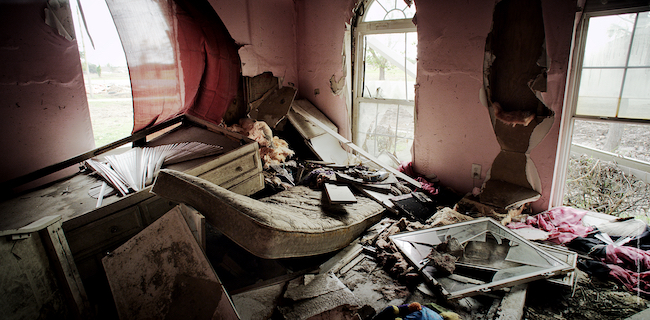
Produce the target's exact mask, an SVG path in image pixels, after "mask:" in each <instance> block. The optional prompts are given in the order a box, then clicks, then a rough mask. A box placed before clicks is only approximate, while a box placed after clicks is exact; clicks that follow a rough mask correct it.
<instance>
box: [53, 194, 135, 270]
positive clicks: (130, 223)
mask: <svg viewBox="0 0 650 320" xmlns="http://www.w3.org/2000/svg"><path fill="white" fill-rule="evenodd" d="M142 228H143V224H142V219H141V216H140V209H139V208H138V206H132V207H129V208H127V209H124V210H121V211H118V212H116V213H114V214H112V215H110V216H107V217H105V218H102V219H99V220H97V221H94V222H91V223H89V224H87V225H84V226H81V227H79V228H76V229H74V230H69V231H67V230H66V231H65V232H66V238H67V239H68V244H69V245H70V250H71V251H72V254H73V255H74V256H75V259H78V258H80V257H81V256H84V255H86V254H89V253H92V252H93V251H101V250H102V249H103V248H106V247H110V246H111V245H112V244H114V243H119V242H124V241H126V240H127V239H129V238H131V237H132V236H133V235H135V234H137V233H138V232H139V231H140V230H141V229H142Z"/></svg>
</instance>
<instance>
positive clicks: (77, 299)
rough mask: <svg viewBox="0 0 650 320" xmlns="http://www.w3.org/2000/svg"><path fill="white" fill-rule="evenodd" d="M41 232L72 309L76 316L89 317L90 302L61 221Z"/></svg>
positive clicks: (44, 244)
mask: <svg viewBox="0 0 650 320" xmlns="http://www.w3.org/2000/svg"><path fill="white" fill-rule="evenodd" d="M39 234H40V236H41V238H42V241H43V246H45V249H46V250H47V251H48V256H50V261H51V263H52V265H53V266H54V269H55V270H56V273H57V275H58V278H59V280H60V281H59V283H60V284H61V286H62V287H63V292H64V293H65V296H66V298H67V299H66V300H67V301H68V304H69V308H70V310H72V312H73V314H74V315H75V318H79V319H86V318H88V317H89V316H90V304H89V302H88V297H87V296H86V290H85V288H84V286H83V283H82V282H81V276H80V275H79V271H78V270H77V265H76V264H75V262H74V258H73V257H72V251H70V246H69V245H68V241H67V240H66V238H65V234H64V233H63V229H62V227H61V221H60V220H59V221H57V222H56V223H54V224H52V225H50V226H48V227H47V228H45V229H43V230H41V231H40V232H39Z"/></svg>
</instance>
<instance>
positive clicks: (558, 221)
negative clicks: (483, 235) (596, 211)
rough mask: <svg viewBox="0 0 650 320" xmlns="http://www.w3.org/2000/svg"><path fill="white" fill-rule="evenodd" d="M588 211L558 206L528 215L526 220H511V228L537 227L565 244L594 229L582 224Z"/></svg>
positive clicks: (558, 242) (509, 226)
mask: <svg viewBox="0 0 650 320" xmlns="http://www.w3.org/2000/svg"><path fill="white" fill-rule="evenodd" d="M585 214H587V211H585V210H581V209H576V208H571V207H556V208H553V209H551V210H548V211H546V212H543V213H540V214H538V215H535V216H532V217H528V219H526V222H511V223H509V224H508V225H507V227H508V228H510V229H520V228H537V229H541V230H544V231H547V232H549V233H550V235H549V238H548V240H549V241H551V242H553V243H557V244H563V243H567V242H569V241H571V240H573V239H575V238H577V237H584V236H586V235H587V234H588V233H589V232H591V231H593V228H592V227H587V226H584V225H582V218H583V217H584V216H585Z"/></svg>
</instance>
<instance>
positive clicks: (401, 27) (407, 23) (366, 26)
mask: <svg viewBox="0 0 650 320" xmlns="http://www.w3.org/2000/svg"><path fill="white" fill-rule="evenodd" d="M368 4H372V1H371V2H369V3H368ZM359 18H360V20H361V19H362V18H363V17H362V16H361V17H359ZM409 32H415V33H416V34H417V26H416V25H415V24H414V23H413V19H410V18H407V19H399V20H382V21H368V22H363V21H359V22H358V24H357V26H355V27H354V29H353V32H352V37H353V40H352V41H353V50H354V71H353V74H354V78H353V91H352V92H353V97H352V126H351V127H352V130H351V131H352V141H354V143H356V144H359V134H358V123H359V120H360V119H359V109H360V106H359V105H360V103H361V102H370V103H381V104H397V105H407V106H412V107H414V108H415V97H413V100H412V101H411V100H400V99H384V98H367V97H364V96H363V91H364V81H365V70H364V66H365V63H364V59H365V51H364V49H365V43H364V41H365V36H367V35H373V34H390V33H409ZM414 117H415V114H414ZM396 138H398V137H396Z"/></svg>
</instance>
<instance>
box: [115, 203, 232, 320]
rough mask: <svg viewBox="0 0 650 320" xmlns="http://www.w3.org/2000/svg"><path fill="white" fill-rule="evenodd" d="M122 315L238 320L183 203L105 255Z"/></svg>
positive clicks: (137, 317) (123, 316)
mask: <svg viewBox="0 0 650 320" xmlns="http://www.w3.org/2000/svg"><path fill="white" fill-rule="evenodd" d="M102 264H103V265H104V269H105V271H106V277H107V278H108V282H109V284H110V287H111V292H112V293H113V299H114V300H115V306H116V307H117V312H118V314H119V316H120V319H122V320H125V319H215V318H216V319H239V317H238V315H237V312H236V311H235V308H234V307H233V305H232V302H231V300H230V298H229V297H228V295H227V293H226V291H225V289H224V288H223V286H222V284H221V282H220V281H219V278H218V277H217V275H216V274H215V272H214V270H213V269H212V266H211V265H210V263H209V262H208V260H207V258H206V257H205V254H204V253H203V251H202V250H201V248H200V247H199V245H198V243H197V241H196V239H194V237H193V235H192V232H191V231H190V229H189V228H188V227H187V224H186V223H185V220H184V218H183V216H182V214H181V211H180V209H179V208H178V207H175V208H174V209H172V210H171V211H169V212H167V213H166V214H165V215H164V216H162V217H161V218H159V219H158V220H157V221H155V222H154V223H152V224H151V225H149V226H148V227H147V228H145V229H144V230H143V231H141V232H140V233H138V234H137V235H135V236H134V237H133V238H131V239H130V240H129V241H127V242H126V243H124V244H123V245H122V246H120V247H119V248H117V249H116V250H115V251H113V252H111V253H110V254H109V255H107V256H106V257H104V258H103V259H102Z"/></svg>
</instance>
